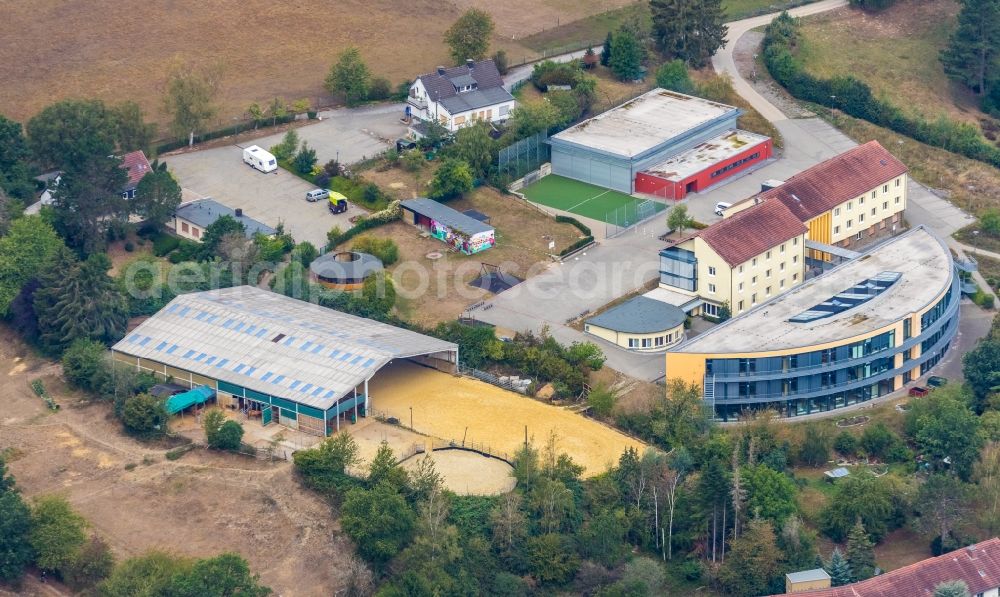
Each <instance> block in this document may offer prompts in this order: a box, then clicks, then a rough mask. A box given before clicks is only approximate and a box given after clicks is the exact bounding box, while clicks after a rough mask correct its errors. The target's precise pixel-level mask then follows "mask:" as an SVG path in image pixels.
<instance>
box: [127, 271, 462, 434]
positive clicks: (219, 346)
mask: <svg viewBox="0 0 1000 597" xmlns="http://www.w3.org/2000/svg"><path fill="white" fill-rule="evenodd" d="M111 351H112V356H113V358H114V360H115V361H117V362H120V363H125V364H127V365H130V366H134V367H135V368H136V369H137V370H138V371H142V372H146V373H152V374H153V375H154V376H156V378H157V379H158V380H162V381H169V382H171V383H174V384H178V385H180V386H183V387H188V388H208V389H209V390H211V391H213V392H214V393H215V397H216V400H217V402H218V405H219V406H221V407H223V408H231V409H238V410H240V411H242V412H244V413H247V414H248V416H251V419H254V418H256V419H257V420H258V421H259V422H260V424H262V425H268V424H270V423H278V424H281V425H285V426H288V427H291V428H293V429H298V430H299V431H302V432H304V433H309V434H313V435H320V436H326V435H329V434H330V433H331V432H333V431H335V430H336V429H338V428H339V426H340V419H341V418H345V417H349V416H352V415H354V416H365V415H366V414H367V413H368V412H369V411H370V408H371V403H372V397H371V395H370V394H369V391H368V382H369V381H370V380H371V379H372V377H374V376H375V375H377V374H378V372H379V370H380V369H382V368H383V367H385V366H386V365H388V364H389V363H390V362H392V361H393V360H396V359H406V360H410V361H413V362H416V363H419V364H421V365H425V366H428V367H432V368H435V369H439V370H442V371H447V372H452V373H454V372H455V370H456V368H457V364H458V345H456V344H454V343H451V342H445V341H443V340H439V339H437V338H432V337H430V336H425V335H423V334H418V333H416V332H412V331H409V330H405V329H402V328H398V327H395V326H391V325H388V324H385V323H381V322H377V321H373V320H371V319H365V318H362V317H357V316H354V315H350V314H348V313H343V312H340V311H335V310H333V309H327V308H325V307H320V306H318V305H313V304H311V303H307V302H304V301H300V300H297V299H293V298H290V297H286V296H283V295H280V294H276V293H273V292H269V291H267V290H263V289H260V288H256V287H253V286H239V287H234V288H225V289H221V290H210V291H206V292H195V293H190V294H182V295H180V296H178V297H177V298H175V299H174V300H172V301H170V303H169V304H168V305H167V306H166V307H164V308H163V309H161V310H160V311H159V312H158V313H156V314H155V315H153V316H152V317H150V318H149V319H147V320H146V321H144V322H143V323H142V324H140V325H139V327H137V328H136V329H135V330H133V331H132V332H131V333H129V334H128V335H127V336H126V337H125V338H124V339H122V340H121V341H120V342H118V343H117V344H115V345H114V347H112V349H111Z"/></svg>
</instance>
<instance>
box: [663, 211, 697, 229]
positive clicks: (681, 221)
mask: <svg viewBox="0 0 1000 597" xmlns="http://www.w3.org/2000/svg"><path fill="white" fill-rule="evenodd" d="M693 222H694V220H692V219H691V216H689V215H688V210H687V206H686V205H675V206H673V207H671V208H670V212H669V213H668V214H667V228H669V229H671V230H673V231H675V232H677V233H679V234H681V235H683V234H684V230H686V229H687V228H688V227H689V226H691V224H692V223H693Z"/></svg>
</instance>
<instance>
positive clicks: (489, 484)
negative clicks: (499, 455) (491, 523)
mask: <svg viewBox="0 0 1000 597" xmlns="http://www.w3.org/2000/svg"><path fill="white" fill-rule="evenodd" d="M424 456H425V455H424V454H417V455H415V456H414V457H413V458H410V459H409V460H407V461H406V462H404V463H403V468H405V469H406V470H413V469H415V468H416V467H417V462H419V461H420V459H421V458H424ZM430 457H431V459H432V460H433V461H434V470H436V471H437V472H438V473H439V474H440V475H441V479H442V481H443V483H444V486H445V487H446V488H448V489H449V490H451V491H453V492H455V493H456V494H458V495H498V494H501V493H507V492H508V491H510V490H511V489H514V484H515V481H514V477H513V476H512V475H511V472H512V470H511V468H510V465H509V464H507V463H506V462H504V461H502V460H497V459H496V458H489V457H488V456H483V455H482V454H477V453H475V452H470V451H468V450H435V451H433V452H431V453H430Z"/></svg>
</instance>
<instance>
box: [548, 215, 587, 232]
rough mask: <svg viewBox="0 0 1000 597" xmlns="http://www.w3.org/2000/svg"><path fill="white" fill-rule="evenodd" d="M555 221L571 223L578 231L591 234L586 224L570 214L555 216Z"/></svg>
mask: <svg viewBox="0 0 1000 597" xmlns="http://www.w3.org/2000/svg"><path fill="white" fill-rule="evenodd" d="M556 222H561V223H563V224H572V225H574V226H576V227H577V229H578V230H579V231H580V232H582V233H584V234H586V235H587V236H590V235H591V234H593V233H592V232H591V231H590V228H589V227H588V226H585V225H584V224H583V222H581V221H580V220H577V219H576V218H572V217H570V216H556Z"/></svg>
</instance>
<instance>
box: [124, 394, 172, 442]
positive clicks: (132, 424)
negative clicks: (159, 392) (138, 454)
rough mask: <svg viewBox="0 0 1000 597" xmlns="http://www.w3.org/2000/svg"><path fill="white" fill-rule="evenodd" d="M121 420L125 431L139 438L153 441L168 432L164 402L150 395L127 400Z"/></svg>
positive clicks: (140, 395) (141, 395)
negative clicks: (152, 439)
mask: <svg viewBox="0 0 1000 597" xmlns="http://www.w3.org/2000/svg"><path fill="white" fill-rule="evenodd" d="M121 419H122V425H123V426H124V427H125V431H127V432H128V433H129V434H131V435H134V436H136V437H139V438H143V439H151V438H155V437H160V436H162V435H163V434H165V433H166V432H167V411H166V409H165V408H164V406H163V400H160V399H159V398H156V397H155V396H150V395H149V394H139V395H138V396H132V397H131V398H128V399H126V400H125V405H124V407H123V408H122V415H121Z"/></svg>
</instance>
